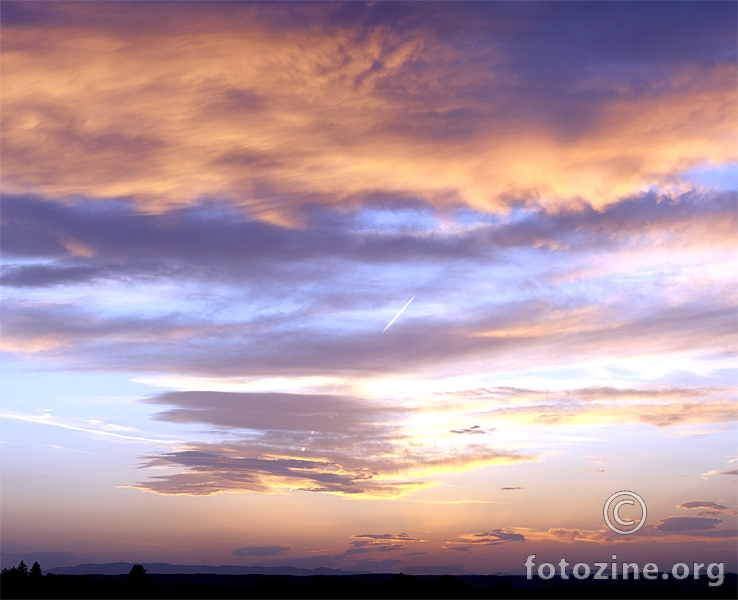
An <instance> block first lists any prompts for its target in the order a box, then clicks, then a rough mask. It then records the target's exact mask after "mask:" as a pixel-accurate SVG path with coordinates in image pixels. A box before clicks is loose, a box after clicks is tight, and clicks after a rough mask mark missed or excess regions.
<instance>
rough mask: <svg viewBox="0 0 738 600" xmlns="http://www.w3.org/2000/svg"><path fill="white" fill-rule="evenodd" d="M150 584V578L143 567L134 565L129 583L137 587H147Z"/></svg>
mask: <svg viewBox="0 0 738 600" xmlns="http://www.w3.org/2000/svg"><path fill="white" fill-rule="evenodd" d="M148 582H149V576H148V575H147V574H146V569H144V566H143V565H133V566H132V567H131V570H130V571H129V573H128V583H130V584H131V585H135V586H142V585H146V584H147V583H148Z"/></svg>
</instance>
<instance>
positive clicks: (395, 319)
mask: <svg viewBox="0 0 738 600" xmlns="http://www.w3.org/2000/svg"><path fill="white" fill-rule="evenodd" d="M413 300H415V296H413V297H412V298H410V300H408V301H407V304H406V305H405V306H403V307H402V308H401V309H400V312H398V313H397V314H396V315H395V318H394V319H392V320H391V321H390V322H389V323H387V327H385V328H384V329H383V330H382V333H384V332H385V331H387V330H388V329H389V326H390V325H392V323H394V322H395V321H397V317H399V316H400V315H401V314H402V312H403V311H404V310H405V309H406V308H407V307H408V306H410V303H411V302H412V301H413Z"/></svg>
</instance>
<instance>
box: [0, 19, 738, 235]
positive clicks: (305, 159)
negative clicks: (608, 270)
mask: <svg viewBox="0 0 738 600" xmlns="http://www.w3.org/2000/svg"><path fill="white" fill-rule="evenodd" d="M58 10H61V11H62V12H64V14H66V15H67V16H70V15H71V16H72V17H74V18H71V19H70V20H69V24H66V25H60V26H55V27H52V26H49V25H36V26H28V27H23V26H14V27H6V28H4V31H3V45H4V49H3V63H2V68H3V91H2V101H3V113H4V114H3V142H2V143H3V158H4V160H3V167H2V168H3V172H2V175H3V179H4V186H5V189H6V192H11V193H17V192H27V191H33V192H37V193H41V194H44V195H49V196H61V197H66V196H74V195H80V194H81V195H85V196H89V197H92V198H103V197H111V196H112V197H120V196H130V197H133V198H135V199H137V200H138V201H139V203H140V208H141V210H143V211H146V212H162V211H165V210H166V209H167V208H168V207H170V206H172V205H174V204H181V203H189V202H193V201H195V200H196V199H198V198H202V197H219V198H228V199H230V200H231V201H233V202H234V203H237V204H240V205H244V206H246V207H248V209H249V211H250V212H251V213H252V214H254V215H256V216H257V217H258V218H261V219H264V220H268V221H273V222H278V223H283V224H292V225H296V224H298V220H296V217H295V215H294V208H295V206H297V205H299V204H300V203H304V202H309V203H321V204H335V203H357V202H361V198H363V197H364V196H365V195H367V194H372V193H377V192H379V193H383V194H392V195H402V196H421V197H423V198H425V199H427V200H428V201H430V202H432V203H434V204H435V205H437V206H445V205H449V204H458V203H462V204H466V205H469V206H473V207H475V208H478V209H481V210H500V209H503V210H504V209H505V206H506V205H507V204H508V202H509V201H510V200H511V199H515V198H521V197H523V198H537V199H538V201H539V202H541V203H543V204H544V205H547V206H551V207H557V206H570V205H571V203H572V202H578V201H579V200H576V199H577V198H584V199H585V200H586V202H588V203H591V204H592V205H594V206H596V207H598V208H599V207H603V206H604V205H606V204H608V203H611V202H613V201H615V200H617V199H618V198H620V197H623V196H625V195H627V194H632V193H634V192H636V191H638V190H642V189H644V188H648V187H650V186H655V185H656V186H658V185H662V184H664V183H669V182H670V183H673V184H678V183H679V173H680V172H681V171H683V170H685V169H689V168H691V167H694V166H697V165H704V164H724V163H728V162H731V161H735V160H736V148H735V143H734V142H735V139H734V138H735V122H736V114H737V113H736V101H735V93H734V91H735V67H734V66H733V67H721V66H717V67H715V68H713V69H712V70H709V69H708V70H704V69H692V70H689V69H687V70H684V71H682V72H679V73H678V74H675V75H674V76H673V77H672V81H670V82H669V83H670V85H669V86H668V89H666V90H665V91H664V90H661V91H659V92H658V93H653V94H651V95H649V96H647V97H645V98H637V99H613V100H600V101H599V105H598V109H597V115H596V117H595V118H593V119H592V120H591V122H590V123H588V126H587V127H586V128H585V129H584V130H583V131H581V132H580V133H578V134H577V135H575V136H568V137H566V136H562V135H561V134H560V133H558V132H556V131H554V130H553V129H552V127H551V126H549V125H545V124H543V123H541V121H540V119H539V118H537V117H536V114H535V112H534V111H532V110H531V112H530V113H529V114H528V113H526V114H523V115H522V116H520V115H519V116H516V117H515V118H512V117H510V116H509V115H506V113H504V111H503V110H502V107H506V106H508V104H509V103H510V102H511V101H512V100H513V97H506V96H505V89H506V86H508V85H509V84H510V78H511V74H510V73H508V72H506V71H505V67H504V61H505V59H506V58H509V57H506V56H505V55H504V53H503V51H502V50H501V49H497V50H495V51H494V52H490V53H489V54H488V55H485V59H486V60H487V70H486V71H484V73H482V74H480V72H478V69H475V68H474V67H472V66H471V64H467V63H469V61H464V60H462V56H461V55H460V54H459V51H458V50H457V49H456V48H454V46H453V45H452V44H450V43H448V42H447V41H445V40H443V39H440V38H437V37H434V35H433V33H432V32H431V31H429V30H428V28H425V27H421V26H418V27H416V28H410V29H409V30H408V31H405V32H403V33H400V32H398V31H395V30H393V29H391V28H389V27H387V26H384V25H381V24H377V25H375V26H373V27H363V28H362V27H360V26H359V25H358V24H351V23H346V24H343V25H336V26H334V27H332V28H326V27H325V26H324V27H317V26H316V27H308V26H306V27H303V28H297V27H293V28H289V27H283V28H280V27H279V26H278V25H277V24H276V22H275V15H277V13H279V12H280V11H284V10H285V9H284V8H274V9H272V11H271V12H270V11H269V10H268V9H266V8H264V7H261V8H258V7H256V8H253V9H252V10H246V9H244V10H236V9H234V13H233V14H232V15H230V14H227V13H223V12H220V11H214V12H213V14H210V15H203V14H201V11H200V9H199V8H190V10H191V11H195V12H197V13H198V23H197V25H193V24H192V23H191V21H192V19H185V17H184V16H181V17H178V16H176V15H173V14H172V13H171V12H168V11H167V10H166V9H164V8H161V9H159V10H156V7H147V8H145V9H142V10H141V11H135V14H132V15H131V14H129V13H128V12H126V13H120V12H119V9H118V7H105V8H102V7H101V8H100V10H101V11H104V12H105V13H106V14H108V15H109V16H110V17H111V19H113V18H114V20H115V22H116V25H115V26H113V25H110V24H106V23H105V22H104V21H105V19H103V17H102V16H100V15H98V19H99V21H98V22H94V20H92V21H91V20H90V19H88V18H86V17H88V16H89V15H87V14H86V11H87V9H86V8H81V7H72V8H64V9H58ZM311 10H312V9H311ZM113 13H114V14H113ZM155 16H156V17H158V16H161V22H162V27H161V29H154V28H152V27H151V25H150V23H149V22H147V19H151V18H153V17H155ZM199 17H202V18H201V19H200V18H199ZM75 19H76V20H75ZM157 22H158V18H157ZM480 77H482V78H483V79H484V84H485V86H486V87H485V88H484V89H488V88H489V89H491V90H494V98H495V100H490V99H486V98H484V97H480V98H478V97H476V96H474V94H471V93H469V94H467V96H463V95H461V92H458V93H455V92H454V90H461V91H465V90H469V91H470V92H475V93H476V88H475V87H474V86H475V85H477V80H478V79H479V78H480ZM592 85H593V86H594V89H595V90H596V88H597V85H596V84H592ZM498 113H499V114H498ZM461 132H464V133H461ZM298 195H299V198H298V197H297V196H298Z"/></svg>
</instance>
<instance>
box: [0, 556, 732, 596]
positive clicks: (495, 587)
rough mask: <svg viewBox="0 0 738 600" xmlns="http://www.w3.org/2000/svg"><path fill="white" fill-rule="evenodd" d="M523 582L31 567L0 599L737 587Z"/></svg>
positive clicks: (12, 574)
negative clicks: (57, 571) (68, 571)
mask: <svg viewBox="0 0 738 600" xmlns="http://www.w3.org/2000/svg"><path fill="white" fill-rule="evenodd" d="M707 583H708V580H707V579H706V578H701V579H699V580H694V579H684V580H681V581H675V580H671V581H664V580H662V579H661V577H659V578H658V579H657V580H652V581H646V580H629V581H622V580H615V581H609V580H608V581H594V580H589V581H587V580H584V581H578V580H571V579H570V580H566V581H564V580H559V581H554V580H548V581H543V580H540V579H533V580H527V579H526V578H525V577H523V576H514V575H509V576H508V575H504V576H502V575H501V576H498V575H463V576H451V575H440V576H439V575H416V576H413V575H403V574H402V573H400V574H398V575H395V574H376V575H313V576H297V575H211V574H201V575H192V574H181V575H176V574H174V575H160V574H148V573H146V569H145V568H144V567H143V566H142V565H134V566H133V568H132V569H131V570H130V572H129V573H128V575H54V574H47V575H43V574H42V571H41V567H40V565H39V564H38V563H37V562H36V563H34V564H33V566H32V567H31V570H30V572H29V571H28V568H27V567H26V565H25V563H24V562H23V561H21V563H20V564H19V565H18V566H17V567H14V568H12V569H3V570H2V573H1V574H0V596H1V597H2V598H627V599H628V600H635V599H638V598H736V591H737V589H738V580H737V579H736V575H735V574H732V573H728V574H726V576H725V581H724V583H723V585H721V586H719V587H709V586H708V585H707Z"/></svg>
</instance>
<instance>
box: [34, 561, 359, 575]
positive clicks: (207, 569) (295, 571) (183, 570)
mask: <svg viewBox="0 0 738 600" xmlns="http://www.w3.org/2000/svg"><path fill="white" fill-rule="evenodd" d="M135 564H139V565H143V567H144V568H145V569H146V572H147V573H149V574H152V575H153V574H159V575H179V574H189V575H194V574H205V573H207V574H211V575H367V574H369V573H370V572H369V571H341V570H340V569H329V568H326V567H322V568H318V569H301V568H299V567H247V566H242V565H221V566H218V567H213V566H210V565H172V564H169V563H128V562H114V563H104V564H94V563H88V564H83V565H76V566H73V567H54V568H52V569H45V572H46V573H53V574H55V575H127V574H128V572H129V571H130V570H131V567H133V565H135Z"/></svg>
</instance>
